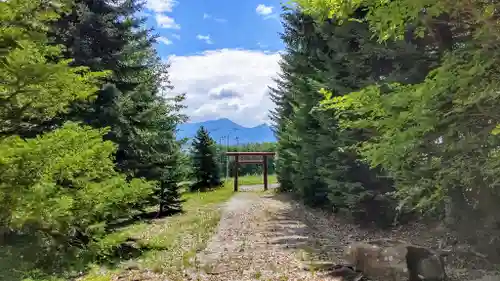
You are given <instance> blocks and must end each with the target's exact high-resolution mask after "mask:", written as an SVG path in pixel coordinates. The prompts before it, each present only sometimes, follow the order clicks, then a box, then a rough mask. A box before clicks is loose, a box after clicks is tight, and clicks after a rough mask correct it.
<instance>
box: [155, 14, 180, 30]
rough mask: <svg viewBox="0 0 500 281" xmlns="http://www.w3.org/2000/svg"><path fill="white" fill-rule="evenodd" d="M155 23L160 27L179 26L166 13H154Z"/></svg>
mask: <svg viewBox="0 0 500 281" xmlns="http://www.w3.org/2000/svg"><path fill="white" fill-rule="evenodd" d="M156 23H157V24H158V26H159V27H161V28H167V29H180V28H181V26H180V25H179V24H177V23H176V22H175V20H174V19H173V18H171V17H169V16H167V15H163V14H156Z"/></svg>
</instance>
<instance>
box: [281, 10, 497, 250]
mask: <svg viewBox="0 0 500 281" xmlns="http://www.w3.org/2000/svg"><path fill="white" fill-rule="evenodd" d="M296 2H297V3H298V5H297V6H295V7H288V8H285V11H284V14H283V23H284V32H283V34H282V39H283V41H284V42H285V44H286V52H285V54H284V55H283V57H282V61H281V70H282V73H281V74H280V77H279V78H278V79H277V84H278V85H277V86H276V87H274V88H273V89H272V97H273V100H274V101H275V103H276V104H277V109H276V110H275V111H274V112H273V113H272V116H273V120H274V121H275V123H276V128H275V129H276V132H277V135H278V139H279V142H278V148H277V150H278V155H279V158H278V160H277V174H278V178H279V181H280V183H281V188H282V189H283V190H288V191H293V192H294V193H296V194H298V195H299V196H300V197H301V198H303V199H304V201H305V202H307V203H309V204H311V205H314V206H318V205H321V206H323V207H325V208H327V209H332V208H333V209H334V210H337V211H340V212H343V213H345V214H348V215H352V216H353V217H354V218H355V219H358V220H360V221H371V222H376V223H379V224H380V225H385V226H390V225H392V224H394V223H402V222H405V221H407V220H408V219H415V218H424V217H430V218H433V219H438V220H441V219H444V220H445V221H446V222H447V223H448V225H449V226H450V227H452V228H454V229H456V230H458V232H459V233H460V234H461V236H462V238H464V239H467V240H469V241H470V242H472V243H475V244H478V247H479V249H481V251H484V252H486V253H488V254H489V255H490V256H497V257H498V256H499V255H498V251H497V248H498V247H496V246H495V245H496V244H495V239H491V237H498V233H499V232H500V228H499V225H500V216H499V206H500V205H498V200H499V199H500V198H499V191H500V189H499V185H498V174H499V165H498V163H500V161H499V158H498V157H499V154H498V145H499V142H500V137H499V136H498V124H499V121H500V120H499V119H497V118H498V117H499V116H498V114H497V107H498V105H497V102H498V101H499V98H498V97H499V96H498V95H499V92H498V83H499V82H498V81H499V80H498V76H497V74H498V73H497V72H498V71H499V70H500V69H499V67H498V66H499V64H497V59H498V58H499V57H498V54H499V52H498V44H497V43H498V27H499V26H498V24H499V21H498V18H499V14H498V12H499V10H498V8H499V7H498V3H496V1H451V2H450V1H412V0H403V1H341V0H333V1H331V0H298V1H296ZM464 222H467V223H464Z"/></svg>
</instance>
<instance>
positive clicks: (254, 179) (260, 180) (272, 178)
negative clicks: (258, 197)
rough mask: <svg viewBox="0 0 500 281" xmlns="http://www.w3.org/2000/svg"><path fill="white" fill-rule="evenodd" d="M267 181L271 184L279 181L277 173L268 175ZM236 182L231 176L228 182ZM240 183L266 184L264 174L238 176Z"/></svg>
mask: <svg viewBox="0 0 500 281" xmlns="http://www.w3.org/2000/svg"><path fill="white" fill-rule="evenodd" d="M267 181H268V183H269V184H274V183H278V179H277V178H276V175H268V176H267ZM233 183H234V178H229V179H228V181H227V183H226V184H231V186H232V185H233ZM238 184H239V185H254V184H264V177H263V176H262V175H253V176H244V177H239V178H238Z"/></svg>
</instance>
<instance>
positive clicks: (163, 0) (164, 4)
mask: <svg viewBox="0 0 500 281" xmlns="http://www.w3.org/2000/svg"><path fill="white" fill-rule="evenodd" d="M175 5H177V1H175V0H147V1H146V8H147V9H149V10H152V11H155V12H156V13H162V12H172V9H173V8H174V6H175Z"/></svg>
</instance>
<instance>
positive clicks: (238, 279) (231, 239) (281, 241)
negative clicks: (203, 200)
mask: <svg viewBox="0 0 500 281" xmlns="http://www.w3.org/2000/svg"><path fill="white" fill-rule="evenodd" d="M301 213H302V212H299V210H298V209H297V206H296V205H294V204H293V203H291V201H289V200H288V199H287V198H285V197H284V196H283V195H259V194H255V193H238V194H237V195H235V196H234V197H233V198H232V199H231V200H230V201H229V202H228V203H227V204H226V206H225V210H224V212H223V214H222V218H221V222H220V225H219V229H218V231H217V234H216V235H214V237H213V238H212V240H211V241H210V242H209V243H208V245H207V248H206V249H205V251H204V252H202V253H200V254H199V255H198V256H197V264H198V270H196V272H194V271H193V272H192V273H191V274H190V278H191V280H235V281H244V280H266V281H267V280H276V281H283V280H290V281H291V280H304V281H309V280H311V281H313V280H325V281H326V280H338V279H335V278H334V277H331V276H321V275H320V274H319V273H318V274H316V276H314V274H313V273H311V272H308V271H306V270H304V263H303V262H302V261H301V260H303V259H307V256H306V252H308V251H307V250H309V249H310V248H311V247H312V246H313V245H311V242H313V244H314V242H315V239H314V229H313V228H310V227H309V226H308V225H307V223H306V222H305V221H304V217H303V216H302V215H301ZM301 254H302V258H301Z"/></svg>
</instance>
